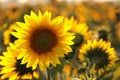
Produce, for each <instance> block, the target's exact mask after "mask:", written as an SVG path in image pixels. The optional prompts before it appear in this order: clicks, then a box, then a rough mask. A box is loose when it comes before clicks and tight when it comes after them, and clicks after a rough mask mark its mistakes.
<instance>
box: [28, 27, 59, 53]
mask: <svg viewBox="0 0 120 80" xmlns="http://www.w3.org/2000/svg"><path fill="white" fill-rule="evenodd" d="M30 41H31V47H32V49H33V50H34V51H35V52H37V53H39V54H41V53H46V52H49V51H51V50H52V48H53V47H54V46H55V45H56V43H57V37H56V35H55V33H53V32H52V31H51V30H49V29H39V30H36V31H34V32H33V34H32V38H31V39H30Z"/></svg>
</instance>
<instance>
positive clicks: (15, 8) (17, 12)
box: [6, 4, 22, 20]
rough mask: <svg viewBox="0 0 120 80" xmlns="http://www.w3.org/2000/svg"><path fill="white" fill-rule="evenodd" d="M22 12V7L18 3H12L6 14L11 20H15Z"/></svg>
mask: <svg viewBox="0 0 120 80" xmlns="http://www.w3.org/2000/svg"><path fill="white" fill-rule="evenodd" d="M21 12H22V11H21V9H20V8H19V7H18V6H17V5H15V4H11V5H9V6H8V7H7V10H6V15H7V17H8V19H9V20H15V19H18V18H19V17H20V16H21ZM13 15H14V16H13Z"/></svg>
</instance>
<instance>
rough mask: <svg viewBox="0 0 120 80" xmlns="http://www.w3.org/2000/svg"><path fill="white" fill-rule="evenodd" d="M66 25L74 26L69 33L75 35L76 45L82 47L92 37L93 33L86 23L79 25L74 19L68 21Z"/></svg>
mask: <svg viewBox="0 0 120 80" xmlns="http://www.w3.org/2000/svg"><path fill="white" fill-rule="evenodd" d="M65 23H67V24H70V25H72V27H71V28H70V30H69V31H70V32H73V33H75V38H74V40H73V41H74V45H77V46H80V45H81V44H82V43H84V42H86V41H87V40H89V39H90V38H91V37H92V32H91V31H89V30H88V26H87V25H86V24H85V23H78V22H77V21H76V20H75V19H74V17H71V18H70V19H66V20H65Z"/></svg>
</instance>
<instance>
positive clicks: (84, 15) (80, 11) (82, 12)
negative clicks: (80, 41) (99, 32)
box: [74, 4, 90, 23]
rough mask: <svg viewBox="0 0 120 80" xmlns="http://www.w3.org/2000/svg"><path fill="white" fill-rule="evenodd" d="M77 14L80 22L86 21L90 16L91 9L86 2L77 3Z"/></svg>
mask: <svg viewBox="0 0 120 80" xmlns="http://www.w3.org/2000/svg"><path fill="white" fill-rule="evenodd" d="M74 9H75V15H76V17H77V18H78V20H79V22H81V23H85V22H86V21H87V19H89V18H90V14H89V13H90V10H89V9H88V8H87V6H85V4H77V5H75V8H74Z"/></svg>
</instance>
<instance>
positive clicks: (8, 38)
mask: <svg viewBox="0 0 120 80" xmlns="http://www.w3.org/2000/svg"><path fill="white" fill-rule="evenodd" d="M16 26H17V25H16V24H15V23H13V24H11V25H10V27H9V28H8V29H7V30H5V31H4V33H3V36H4V45H8V44H9V43H10V42H11V43H14V41H15V40H17V38H16V37H14V36H13V35H12V34H11V32H12V31H14V30H15V27H16Z"/></svg>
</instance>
